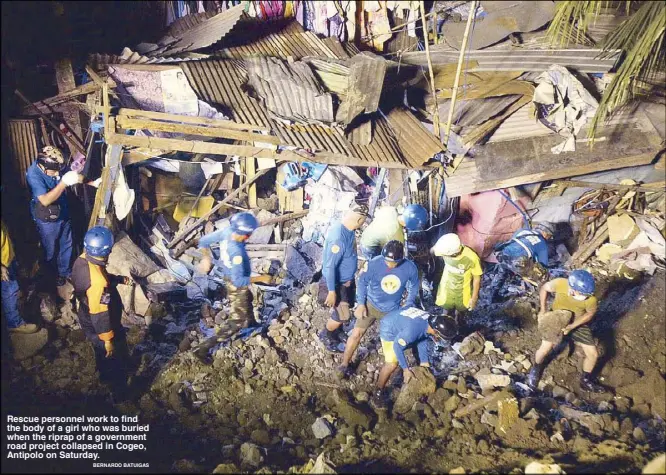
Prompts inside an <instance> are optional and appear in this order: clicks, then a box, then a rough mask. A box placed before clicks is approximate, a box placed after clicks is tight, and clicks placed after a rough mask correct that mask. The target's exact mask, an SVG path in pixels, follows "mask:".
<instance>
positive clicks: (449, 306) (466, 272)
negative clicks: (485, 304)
mask: <svg viewBox="0 0 666 475" xmlns="http://www.w3.org/2000/svg"><path fill="white" fill-rule="evenodd" d="M433 253H434V254H435V255H436V256H440V257H443V258H444V272H443V273H442V279H441V280H440V282H439V287H438V288H437V299H436V300H435V304H436V305H437V306H439V307H442V308H444V309H445V310H446V311H447V312H454V314H455V315H454V317H455V319H456V322H457V323H458V324H460V323H461V318H462V317H463V316H464V315H465V314H466V313H467V312H468V311H470V310H473V309H474V307H476V303H477V301H478V300H479V290H480V288H481V276H482V275H483V269H482V268H481V260H480V259H479V256H478V255H477V254H476V252H474V251H473V250H472V249H470V248H469V247H467V246H464V245H463V244H462V242H460V238H459V237H458V235H457V234H455V233H449V234H445V235H444V236H442V237H440V238H439V240H438V241H437V242H436V243H435V246H434V247H433Z"/></svg>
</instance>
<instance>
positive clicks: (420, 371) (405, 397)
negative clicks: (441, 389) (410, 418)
mask: <svg viewBox="0 0 666 475" xmlns="http://www.w3.org/2000/svg"><path fill="white" fill-rule="evenodd" d="M412 371H413V373H414V377H412V378H411V379H410V380H409V382H408V383H407V384H403V386H402V389H401V390H400V394H399V395H398V399H397V400H396V401H395V405H394V406H393V412H395V413H397V414H406V413H407V412H409V410H410V409H411V408H412V406H413V405H414V403H415V402H417V401H419V400H420V399H421V397H422V396H428V395H430V394H433V393H434V392H435V391H436V389H437V383H436V382H435V377H434V376H433V375H432V373H431V372H430V370H429V369H428V368H422V367H419V368H414V369H413V370H412Z"/></svg>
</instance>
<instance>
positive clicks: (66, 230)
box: [35, 219, 72, 277]
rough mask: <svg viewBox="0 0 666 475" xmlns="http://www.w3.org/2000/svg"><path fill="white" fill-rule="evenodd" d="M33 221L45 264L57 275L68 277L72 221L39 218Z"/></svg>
mask: <svg viewBox="0 0 666 475" xmlns="http://www.w3.org/2000/svg"><path fill="white" fill-rule="evenodd" d="M35 222H36V223H37V231H39V237H40V238H41V242H42V246H43V247H44V254H45V256H44V258H45V260H46V264H47V265H48V266H50V267H51V268H52V269H53V270H54V271H57V273H58V276H59V277H69V275H70V274H71V273H72V223H71V222H70V221H69V220H60V221H55V222H53V223H47V222H46V221H42V220H40V219H37V220H36V221H35Z"/></svg>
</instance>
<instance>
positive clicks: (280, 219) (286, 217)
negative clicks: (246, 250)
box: [248, 209, 310, 246]
mask: <svg viewBox="0 0 666 475" xmlns="http://www.w3.org/2000/svg"><path fill="white" fill-rule="evenodd" d="M309 212H310V211H309V210H307V209H306V210H304V211H298V212H296V213H289V214H284V215H282V216H278V217H276V218H271V219H269V220H266V221H262V222H261V223H260V224H259V226H269V225H273V224H278V223H284V222H285V221H291V220H292V219H298V218H302V217H303V216H306V215H307V214H308V213H309ZM272 245H276V244H272ZM282 245H284V244H282ZM248 246H249V244H248Z"/></svg>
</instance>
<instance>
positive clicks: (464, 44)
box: [428, 0, 479, 145]
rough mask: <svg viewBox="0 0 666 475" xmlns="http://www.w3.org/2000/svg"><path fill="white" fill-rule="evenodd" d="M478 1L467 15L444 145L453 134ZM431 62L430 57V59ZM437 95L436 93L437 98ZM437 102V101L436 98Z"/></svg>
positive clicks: (475, 1)
mask: <svg viewBox="0 0 666 475" xmlns="http://www.w3.org/2000/svg"><path fill="white" fill-rule="evenodd" d="M478 3H479V2H478V1H477V0H474V1H473V2H472V7H471V8H470V9H469V16H468V17H467V25H466V26H465V34H464V36H463V40H462V45H461V46H460V55H459V56H458V68H457V69H456V78H455V81H454V82H453V92H452V94H451V104H450V105H449V117H448V119H447V120H446V129H445V130H444V145H446V144H448V143H449V135H450V134H451V122H452V121H453V111H454V109H455V107H456V98H457V97H458V84H459V83H460V73H461V71H462V65H463V59H465V49H466V48H467V39H468V38H469V30H470V27H471V26H472V22H473V21H474V15H475V13H476V7H477V5H478ZM428 62H430V59H428ZM436 97H437V95H435V98H436ZM435 103H437V101H436V100H435Z"/></svg>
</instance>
